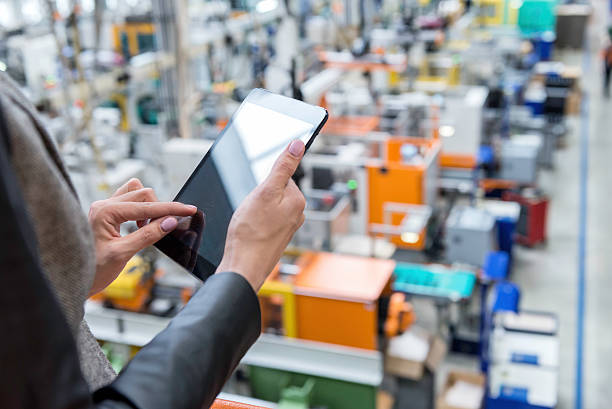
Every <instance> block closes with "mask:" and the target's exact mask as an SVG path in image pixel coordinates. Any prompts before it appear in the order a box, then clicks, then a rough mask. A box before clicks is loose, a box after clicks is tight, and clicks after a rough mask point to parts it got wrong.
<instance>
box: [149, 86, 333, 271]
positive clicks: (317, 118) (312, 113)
mask: <svg viewBox="0 0 612 409" xmlns="http://www.w3.org/2000/svg"><path fill="white" fill-rule="evenodd" d="M245 102H250V103H253V104H256V105H259V106H262V107H264V108H268V109H271V110H273V111H276V112H279V113H281V114H284V115H287V116H290V117H293V118H297V119H300V120H302V121H304V122H308V123H310V124H312V125H313V127H315V128H314V131H313V133H312V135H311V137H310V138H309V139H308V142H307V143H306V150H308V148H310V146H311V145H312V143H313V141H314V139H315V138H316V136H317V135H318V134H319V132H320V131H321V129H322V128H323V126H324V125H325V123H326V122H327V119H328V117H329V114H328V112H327V110H326V109H324V108H321V107H318V106H315V105H310V104H307V103H305V102H302V101H298V100H296V99H292V98H288V97H285V96H283V95H278V94H274V93H272V92H270V91H267V90H264V89H261V88H255V89H253V90H252V91H251V92H250V93H249V95H247V97H246V98H245V99H244V101H243V103H242V104H241V105H240V107H239V108H238V109H237V110H236V112H234V114H233V115H232V117H231V118H230V120H229V122H228V123H227V125H226V126H225V128H223V130H222V131H221V133H220V134H219V135H218V136H217V138H216V139H215V142H214V143H213V145H212V146H211V147H210V149H209V150H208V152H206V154H205V155H204V158H202V160H201V161H200V163H199V164H198V166H197V167H196V168H195V170H194V171H193V172H192V173H191V175H190V176H189V178H188V179H187V181H186V182H185V184H184V185H183V187H182V188H181V189H180V190H179V192H178V193H177V194H176V196H175V197H174V199H173V200H174V201H177V199H178V198H179V197H180V196H181V195H182V194H183V192H184V191H185V189H187V187H188V186H189V184H190V183H191V181H192V180H193V178H194V177H195V175H196V174H197V173H198V171H199V170H200V168H201V167H202V166H203V164H204V163H205V162H206V160H207V159H208V158H209V156H210V155H211V153H212V152H213V149H215V146H216V145H217V143H218V142H219V141H220V140H221V138H223V136H224V135H225V132H226V130H227V129H228V128H230V126H232V124H233V122H234V118H235V117H236V116H237V115H238V114H240V111H241V110H242V107H243V104H244V103H245ZM168 238H170V236H166V238H165V239H168ZM162 240H164V239H162ZM172 241H173V243H176V245H177V246H182V247H184V248H186V246H185V245H184V244H183V243H182V242H180V241H179V240H176V239H174V240H172ZM155 247H157V248H158V249H159V250H160V251H161V252H163V253H164V254H166V252H165V251H164V250H163V249H161V248H160V247H159V246H158V243H156V244H155ZM169 257H170V256H169ZM170 258H171V259H172V257H170ZM196 258H197V261H196V264H195V266H194V268H193V271H189V272H190V273H191V274H193V275H194V276H195V277H197V278H199V279H200V280H202V281H206V279H207V278H208V277H210V276H211V275H213V274H214V273H215V270H216V269H217V267H218V266H215V265H214V264H212V263H211V262H209V261H208V260H206V259H205V258H204V257H202V256H201V255H200V254H199V252H198V253H197V257H196ZM173 261H175V260H173ZM177 264H179V265H181V264H180V263H177ZM182 267H185V266H182ZM201 270H205V271H201Z"/></svg>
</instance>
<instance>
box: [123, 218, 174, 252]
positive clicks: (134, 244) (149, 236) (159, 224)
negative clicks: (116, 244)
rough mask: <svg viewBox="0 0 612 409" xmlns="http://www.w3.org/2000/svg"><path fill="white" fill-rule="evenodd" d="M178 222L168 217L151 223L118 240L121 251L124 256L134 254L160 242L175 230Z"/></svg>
mask: <svg viewBox="0 0 612 409" xmlns="http://www.w3.org/2000/svg"><path fill="white" fill-rule="evenodd" d="M177 225H178V220H176V218H174V217H172V216H170V217H165V218H162V219H158V220H155V221H152V222H151V223H149V224H147V225H146V226H144V227H143V228H142V229H139V230H136V231H135V232H133V233H130V234H128V235H127V236H124V237H122V238H121V239H119V241H120V245H121V250H122V251H123V252H125V253H126V254H131V255H133V254H136V253H138V252H139V251H140V250H142V249H144V248H146V247H149V246H151V245H153V244H155V243H157V242H158V241H159V240H161V239H162V238H163V237H164V236H166V235H167V234H168V233H170V232H172V231H173V230H174V229H176V226H177Z"/></svg>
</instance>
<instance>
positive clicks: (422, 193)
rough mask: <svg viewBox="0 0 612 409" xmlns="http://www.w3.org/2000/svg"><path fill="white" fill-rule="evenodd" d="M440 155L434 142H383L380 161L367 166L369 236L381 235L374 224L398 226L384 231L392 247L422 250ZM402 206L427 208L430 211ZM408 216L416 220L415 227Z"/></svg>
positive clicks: (392, 140) (432, 202)
mask: <svg viewBox="0 0 612 409" xmlns="http://www.w3.org/2000/svg"><path fill="white" fill-rule="evenodd" d="M439 156H440V142H439V141H438V140H435V139H420V138H393V139H389V140H387V141H386V142H385V143H384V145H383V160H382V161H371V162H369V163H368V164H367V165H366V170H367V174H368V182H367V183H368V190H369V192H368V194H369V198H368V211H369V215H368V220H369V224H370V231H371V232H372V233H374V234H381V233H383V232H384V230H381V229H378V228H377V227H378V226H377V225H387V226H400V228H399V229H396V230H397V231H387V232H385V233H386V234H388V235H389V236H391V241H392V242H393V243H394V244H395V245H397V246H399V247H403V248H407V249H413V250H422V249H423V248H424V247H425V239H426V231H425V230H426V229H425V227H426V225H427V222H428V218H429V216H430V215H431V208H432V206H434V204H435V199H436V194H437V182H436V180H437V178H438V172H439ZM397 205H400V206H399V208H398V206H397ZM401 205H421V206H429V209H430V210H429V211H427V209H426V208H406V207H403V208H402V206H401ZM410 213H413V216H414V217H417V218H418V221H417V222H415V223H414V224H412V222H410ZM413 220H414V218H413ZM415 226H416V227H415ZM402 227H405V229H402Z"/></svg>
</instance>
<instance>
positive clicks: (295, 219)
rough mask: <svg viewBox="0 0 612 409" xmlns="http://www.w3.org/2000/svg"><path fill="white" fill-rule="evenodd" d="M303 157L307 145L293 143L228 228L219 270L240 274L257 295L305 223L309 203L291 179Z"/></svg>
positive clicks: (246, 200)
mask: <svg viewBox="0 0 612 409" xmlns="http://www.w3.org/2000/svg"><path fill="white" fill-rule="evenodd" d="M303 155H304V143H303V142H302V141H300V140H295V141H293V142H292V143H291V145H289V147H288V148H287V149H286V150H285V151H284V152H283V153H282V154H281V156H280V157H279V158H278V160H277V161H276V164H275V165H274V168H273V169H272V172H271V173H270V175H269V176H268V178H267V179H266V180H265V181H264V182H263V183H262V184H261V185H259V186H258V187H257V188H256V189H255V190H254V191H253V192H251V194H249V196H247V198H246V199H245V200H244V202H243V203H242V204H241V205H240V207H239V208H238V210H236V213H234V216H233V217H232V221H231V223H230V225H229V229H228V232H227V240H226V244H225V253H224V255H223V260H221V264H220V265H219V268H218V269H217V271H233V272H235V273H238V274H241V275H242V276H244V277H245V278H246V279H247V281H248V282H249V283H250V284H251V286H252V287H253V289H254V290H255V291H256V292H257V291H258V290H259V289H260V288H261V286H262V285H263V283H264V281H265V280H266V278H267V277H268V275H269V274H270V272H271V271H272V270H273V269H274V266H275V265H276V263H278V261H279V260H280V257H281V256H282V254H283V251H285V248H286V247H287V245H288V244H289V242H290V241H291V238H292V237H293V234H294V233H295V232H296V231H297V229H299V228H300V226H302V224H303V223H304V208H305V207H306V200H305V199H304V196H303V195H302V192H300V189H299V188H298V187H297V186H296V184H295V183H294V182H293V180H292V179H291V176H292V175H293V173H294V172H295V170H296V169H297V167H298V164H299V163H300V160H301V159H302V156H303Z"/></svg>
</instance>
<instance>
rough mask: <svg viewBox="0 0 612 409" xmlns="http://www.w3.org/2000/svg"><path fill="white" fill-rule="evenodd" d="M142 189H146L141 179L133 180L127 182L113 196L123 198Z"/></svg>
mask: <svg viewBox="0 0 612 409" xmlns="http://www.w3.org/2000/svg"><path fill="white" fill-rule="evenodd" d="M142 188H144V186H143V184H142V182H141V181H140V179H137V178H132V179H130V180H128V181H127V182H125V184H124V185H123V186H121V187H120V188H119V189H117V191H116V192H115V194H113V196H112V197H117V196H121V195H124V194H126V193H128V192H131V191H133V190H138V189H142Z"/></svg>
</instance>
